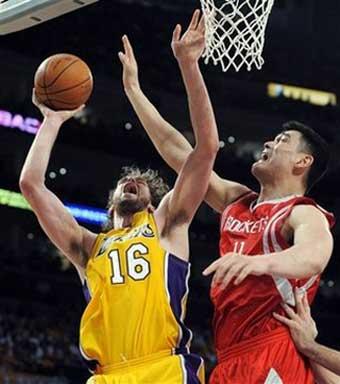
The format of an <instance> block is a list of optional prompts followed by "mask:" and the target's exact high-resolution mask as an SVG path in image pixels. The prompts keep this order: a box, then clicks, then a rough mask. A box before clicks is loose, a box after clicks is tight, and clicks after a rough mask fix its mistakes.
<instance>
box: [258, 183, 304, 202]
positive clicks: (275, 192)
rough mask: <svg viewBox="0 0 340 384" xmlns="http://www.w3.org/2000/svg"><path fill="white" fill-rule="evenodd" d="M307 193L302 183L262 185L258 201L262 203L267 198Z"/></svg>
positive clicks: (280, 197)
mask: <svg viewBox="0 0 340 384" xmlns="http://www.w3.org/2000/svg"><path fill="white" fill-rule="evenodd" d="M304 194H305V188H304V187H303V186H302V185H300V184H296V185H294V184H291V183H290V184H288V183H287V184H285V183H280V185H273V184H270V185H267V184H266V185H261V191H260V194H259V198H258V200H257V201H258V202H259V203H261V202H263V201H266V200H274V199H282V198H284V197H288V196H291V195H301V196H303V195H304Z"/></svg>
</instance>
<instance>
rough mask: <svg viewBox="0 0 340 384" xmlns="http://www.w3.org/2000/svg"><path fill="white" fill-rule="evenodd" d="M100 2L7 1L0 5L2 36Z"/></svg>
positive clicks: (57, 0) (60, 0)
mask: <svg viewBox="0 0 340 384" xmlns="http://www.w3.org/2000/svg"><path fill="white" fill-rule="evenodd" d="M97 1H99V0H7V1H6V2H3V3H2V4H0V35H6V34H8V33H11V32H17V31H21V30H23V29H26V28H30V27H34V26H35V25H38V24H41V23H43V22H45V21H47V20H51V19H54V18H55V17H58V16H61V15H64V14H66V13H69V12H72V11H76V10H77V9H80V8H82V7H86V6H87V5H90V4H93V3H96V2H97Z"/></svg>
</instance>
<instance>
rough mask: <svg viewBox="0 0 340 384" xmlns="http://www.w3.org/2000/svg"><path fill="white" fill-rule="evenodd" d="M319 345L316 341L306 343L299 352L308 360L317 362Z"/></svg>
mask: <svg viewBox="0 0 340 384" xmlns="http://www.w3.org/2000/svg"><path fill="white" fill-rule="evenodd" d="M318 347H319V344H318V343H317V342H316V341H315V340H311V341H306V342H304V343H303V344H302V345H301V346H300V347H299V351H300V352H301V353H302V354H303V355H305V356H307V357H308V358H310V359H312V360H315V357H316V356H317V355H318Z"/></svg>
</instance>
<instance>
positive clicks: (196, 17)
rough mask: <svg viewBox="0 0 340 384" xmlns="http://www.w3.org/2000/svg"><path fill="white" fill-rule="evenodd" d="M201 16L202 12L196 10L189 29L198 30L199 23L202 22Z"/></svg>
mask: <svg viewBox="0 0 340 384" xmlns="http://www.w3.org/2000/svg"><path fill="white" fill-rule="evenodd" d="M200 14H201V11H200V10H199V9H196V11H195V12H194V14H193V15H192V19H191V22H190V24H189V27H188V29H196V28H197V27H198V23H199V20H200Z"/></svg>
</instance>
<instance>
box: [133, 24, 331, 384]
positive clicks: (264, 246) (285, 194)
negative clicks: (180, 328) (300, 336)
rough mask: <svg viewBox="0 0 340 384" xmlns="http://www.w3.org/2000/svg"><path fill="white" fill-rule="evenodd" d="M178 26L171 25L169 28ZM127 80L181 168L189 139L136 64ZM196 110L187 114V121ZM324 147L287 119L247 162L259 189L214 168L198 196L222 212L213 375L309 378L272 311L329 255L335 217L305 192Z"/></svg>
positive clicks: (166, 152)
mask: <svg viewBox="0 0 340 384" xmlns="http://www.w3.org/2000/svg"><path fill="white" fill-rule="evenodd" d="M178 30H180V27H179V26H177V27H176V30H175V33H174V36H176V34H177V33H178ZM176 31H177V32H176ZM184 46H185V49H186V52H188V53H189V52H190V50H192V51H193V52H194V51H195V50H197V49H198V47H203V46H204V36H203V34H200V33H199V31H188V32H187V34H186V39H185V40H183V41H181V46H178V42H176V38H175V39H174V42H173V49H174V50H175V51H178V50H179V49H183V48H184ZM188 57H190V54H188ZM182 65H183V66H185V67H186V69H187V71H188V73H190V72H192V73H195V72H196V73H197V70H198V64H197V62H193V61H192V60H190V58H189V59H188V60H186V61H185V62H183V63H182ZM126 84H127V86H128V88H129V94H128V96H129V100H130V102H131V104H132V105H133V107H134V109H135V111H136V113H137V115H138V117H139V119H140V121H141V122H142V124H143V126H144V128H145V130H146V131H147V133H148V134H149V136H150V138H151V140H152V141H153V143H154V145H155V146H156V148H157V150H158V151H159V153H160V154H161V156H162V157H163V158H164V160H165V161H166V162H167V163H168V164H169V165H170V166H171V167H172V168H173V169H174V170H175V171H177V172H179V171H180V169H181V168H182V165H183V163H184V162H185V159H186V158H187V157H188V155H189V154H190V153H191V151H192V147H191V146H190V144H189V143H188V142H187V140H186V139H185V138H184V137H183V136H182V135H181V133H180V132H178V131H177V130H176V129H175V128H173V127H172V126H171V125H170V124H169V123H168V122H167V121H165V120H164V119H163V117H162V116H161V115H160V114H159V113H158V111H157V110H156V109H155V107H154V106H153V105H152V104H151V103H150V101H149V100H148V99H147V98H146V96H145V95H144V93H143V92H142V90H141V88H140V86H139V81H138V70H137V64H136V63H134V65H133V66H131V68H129V69H128V71H127V76H126ZM129 84H130V85H129ZM186 85H187V87H188V88H189V89H190V90H191V102H194V103H195V104H197V105H205V106H206V107H205V108H204V113H205V115H206V116H207V117H208V116H209V118H214V114H213V109H212V107H211V104H210V100H209V96H208V95H207V94H206V95H205V96H204V99H203V98H200V97H197V92H196V91H195V89H196V87H197V85H196V82H195V81H194V77H192V78H191V77H190V76H188V81H187V84H186ZM207 106H209V107H207ZM202 108H203V107H202ZM202 108H201V110H202ZM198 119H199V118H198V116H195V113H194V114H193V115H192V123H193V125H195V124H197V123H198ZM328 156H329V152H328V149H327V144H326V143H325V141H324V140H323V139H322V138H321V137H320V136H319V135H318V134H317V133H315V132H314V131H313V130H311V129H310V128H308V127H306V126H305V125H303V124H300V123H297V122H290V123H288V124H286V125H284V127H283V130H282V132H281V133H280V134H279V135H277V136H276V137H275V139H274V140H271V141H268V142H267V143H265V145H264V151H263V153H262V156H261V159H260V160H259V161H258V162H256V163H255V164H254V165H253V167H252V173H253V175H254V176H255V177H256V178H257V180H258V181H259V184H260V193H259V194H257V193H255V192H253V191H251V190H249V188H247V187H246V186H244V185H241V184H239V183H236V182H233V181H230V180H225V179H222V178H220V177H219V176H218V175H217V174H216V173H213V174H212V176H211V179H210V185H209V189H208V192H207V195H206V202H207V203H208V204H209V205H210V206H211V207H212V208H214V209H215V210H216V211H218V212H220V213H222V220H221V244H220V245H221V247H220V250H221V256H222V257H221V258H220V259H219V260H218V261H216V262H215V263H214V264H213V265H211V266H210V267H209V268H208V269H207V270H206V274H209V273H214V278H213V281H212V290H211V296H212V300H213V303H214V306H215V315H214V334H215V344H216V350H217V356H218V365H217V367H216V369H215V370H214V372H213V374H212V376H211V379H210V382H211V384H225V383H233V384H255V383H256V384H257V383H259V384H260V383H261V384H263V383H266V384H269V383H271V384H276V383H284V384H309V383H313V382H314V379H313V374H312V371H311V369H310V366H309V362H308V361H307V360H305V358H304V357H302V355H300V354H299V353H298V352H297V350H296V349H295V346H294V343H293V341H292V339H291V336H290V334H289V331H288V330H287V329H286V328H285V326H284V325H282V324H281V323H279V322H278V321H277V320H276V319H275V318H274V317H273V315H272V313H273V312H274V311H275V312H279V313H280V308H281V307H280V302H282V300H284V301H285V302H287V303H289V304H291V305H294V295H293V289H294V287H299V288H300V289H301V291H306V292H308V297H309V300H310V301H311V300H312V299H313V297H314V295H315V292H316V289H317V286H318V282H319V274H320V273H321V272H322V271H323V269H324V268H325V266H326V264H327V262H328V260H329V258H330V255H331V252H332V247H333V241H332V236H331V234H330V230H329V228H330V226H331V225H332V224H333V217H332V215H331V214H329V213H327V212H325V211H324V210H323V209H322V208H320V207H319V206H318V205H317V204H316V203H315V202H314V201H313V200H312V199H309V198H306V197H304V195H305V193H306V191H307V190H308V189H310V188H311V187H312V186H313V185H314V184H315V182H317V181H318V180H319V179H320V178H321V177H322V176H323V174H324V173H325V171H326V169H327V164H328Z"/></svg>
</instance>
